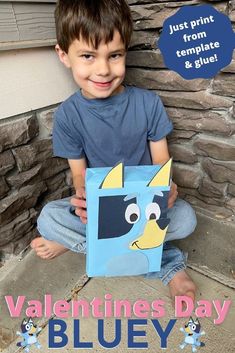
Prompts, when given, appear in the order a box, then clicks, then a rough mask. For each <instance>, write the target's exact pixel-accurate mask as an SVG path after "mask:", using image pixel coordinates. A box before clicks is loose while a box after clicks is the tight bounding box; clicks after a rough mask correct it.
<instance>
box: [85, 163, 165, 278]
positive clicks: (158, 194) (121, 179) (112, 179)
mask: <svg viewBox="0 0 235 353" xmlns="http://www.w3.org/2000/svg"><path fill="white" fill-rule="evenodd" d="M171 163H172V160H169V161H168V162H166V163H165V164H164V165H163V166H156V165H151V166H137V167H133V166H127V167H125V168H124V164H123V163H122V162H120V163H118V164H117V165H116V166H115V167H113V168H112V169H110V168H90V169H89V168H88V170H87V172H86V196H87V211H88V218H89V222H88V225H87V274H88V276H90V277H94V276H135V275H141V274H144V273H149V272H155V271H159V270H160V268H161V259H162V249H163V243H164V239H165V235H166V232H167V228H168V225H169V222H170V219H169V218H167V209H168V194H169V190H170V175H171Z"/></svg>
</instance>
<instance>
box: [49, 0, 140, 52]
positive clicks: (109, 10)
mask: <svg viewBox="0 0 235 353" xmlns="http://www.w3.org/2000/svg"><path fill="white" fill-rule="evenodd" d="M55 22H56V35H57V42H58V44H59V46H60V48H61V49H62V50H63V51H65V52H66V53H68V50H69V46H70V44H71V43H72V42H73V41H74V40H75V39H78V40H79V39H80V37H82V39H83V40H85V41H86V42H87V43H88V44H92V46H93V47H94V48H95V49H97V48H98V46H99V44H100V42H101V41H103V40H104V42H105V43H108V42H110V41H112V39H113V34H114V31H115V30H117V31H118V32H119V33H120V36H121V38H122V41H123V43H124V45H125V47H126V49H127V48H128V45H129V43H130V39H131V34H132V29H133V24H132V18H131V12H130V8H129V6H128V4H127V2H126V0H58V1H57V4H56V9H55Z"/></svg>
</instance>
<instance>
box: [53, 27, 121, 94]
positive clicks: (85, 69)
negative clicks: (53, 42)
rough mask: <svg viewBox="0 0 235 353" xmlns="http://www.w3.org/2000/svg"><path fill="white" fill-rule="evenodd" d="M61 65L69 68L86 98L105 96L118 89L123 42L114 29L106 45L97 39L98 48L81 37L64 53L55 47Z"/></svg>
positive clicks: (119, 88) (115, 92)
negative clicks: (111, 38) (110, 39)
mask: <svg viewBox="0 0 235 353" xmlns="http://www.w3.org/2000/svg"><path fill="white" fill-rule="evenodd" d="M56 51H57V53H58V55H59V58H60V60H61V61H62V62H63V64H64V65H65V66H66V67H68V68H71V70H72V73H73V77H74V80H75V82H76V83H77V84H78V86H79V87H80V88H81V90H82V94H83V95H84V96H85V97H87V98H90V99H92V98H107V97H109V96H112V95H115V94H117V93H119V92H121V91H122V86H121V84H122V81H123V80H124V77H125V59H126V50H125V45H124V43H123V42H122V40H121V36H120V34H119V32H118V31H115V32H114V36H113V40H112V41H111V42H109V43H107V44H105V43H104V42H101V43H100V45H99V46H98V49H94V48H93V46H92V45H91V44H90V45H89V44H87V43H86V42H85V41H83V40H82V39H80V40H78V39H76V40H74V41H73V42H72V44H71V45H70V47H69V51H68V53H65V52H64V51H62V50H61V49H60V47H59V46H58V45H57V46H56Z"/></svg>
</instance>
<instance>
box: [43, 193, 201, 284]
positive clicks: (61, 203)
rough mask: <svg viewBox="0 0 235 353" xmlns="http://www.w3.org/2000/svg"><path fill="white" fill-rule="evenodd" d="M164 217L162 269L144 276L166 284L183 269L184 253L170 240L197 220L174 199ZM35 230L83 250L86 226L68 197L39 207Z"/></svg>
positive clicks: (189, 229)
mask: <svg viewBox="0 0 235 353" xmlns="http://www.w3.org/2000/svg"><path fill="white" fill-rule="evenodd" d="M167 216H168V218H169V219H170V224H169V226H168V230H167V234H166V238H165V243H164V246H163V255H162V266H161V270H160V271H159V272H151V273H148V274H146V275H145V277H147V278H160V279H161V280H162V282H163V283H164V284H168V283H169V281H170V280H171V279H172V278H173V276H174V275H175V274H176V273H177V272H178V271H182V270H184V269H185V268H186V258H185V255H184V253H183V252H182V251H181V250H180V249H178V248H177V247H175V246H173V245H172V244H171V242H170V241H171V240H176V239H183V238H185V237H187V236H188V235H190V234H191V233H192V232H193V231H194V229H195V227H196V223H197V221H196V216H195V212H194V210H193V209H192V207H191V206H190V205H189V204H188V203H187V202H185V201H184V200H181V199H177V200H176V202H175V204H174V206H173V207H172V208H171V209H169V210H168V214H167ZM38 231H39V233H40V234H41V236H42V237H44V238H45V239H47V240H53V241H56V242H57V243H60V244H62V245H64V246H65V247H66V248H68V249H70V250H72V251H75V252H78V253H85V252H86V226H85V225H84V224H83V223H82V222H81V220H80V218H79V217H78V216H76V215H75V213H74V207H73V206H72V205H71V204H70V197H69V198H65V199H62V200H58V201H52V202H50V203H48V204H47V205H46V206H45V207H44V208H43V209H42V212H41V214H40V216H39V218H38Z"/></svg>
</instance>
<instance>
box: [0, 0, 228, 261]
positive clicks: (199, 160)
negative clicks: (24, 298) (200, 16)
mask: <svg viewBox="0 0 235 353" xmlns="http://www.w3.org/2000/svg"><path fill="white" fill-rule="evenodd" d="M129 3H130V6H131V9H132V14H133V19H134V27H135V31H134V35H133V38H132V43H131V48H130V52H129V54H128V58H127V66H128V71H127V77H126V82H127V83H129V84H133V85H137V86H140V87H145V88H148V89H151V90H154V91H156V92H157V93H158V94H159V95H160V96H161V98H162V100H163V102H164V104H165V106H166V108H167V111H168V113H169V116H170V117H171V119H172V121H173V123H174V128H175V129H174V132H173V133H172V134H171V136H170V137H169V146H170V152H171V154H172V155H173V157H174V161H175V163H174V179H175V181H176V183H177V184H178V185H179V191H180V195H181V196H182V197H184V198H185V199H187V200H188V201H189V202H191V203H192V204H193V205H195V207H196V208H200V209H202V210H203V212H205V213H209V214H210V215H212V216H213V217H216V218H219V219H221V218H222V219H224V220H226V221H232V220H233V214H234V210H235V162H234V157H235V138H234V132H235V120H234V118H235V57H234V60H233V61H232V63H231V64H230V65H229V66H228V67H227V68H225V69H224V70H223V71H222V72H221V73H219V74H218V75H217V76H216V77H215V78H213V79H211V80H203V79H197V80H189V81H187V80H184V79H182V78H181V77H180V76H179V75H178V74H176V73H175V72H172V71H169V70H168V69H166V67H165V66H164V62H163V60H162V57H161V54H160V51H159V50H158V49H157V48H156V44H155V43H156V39H157V38H158V37H159V34H160V31H161V28H162V24H163V21H164V20H165V18H167V17H168V16H171V15H172V14H173V13H174V12H176V11H177V10H178V9H179V7H180V6H183V5H186V4H187V5H197V4H202V3H205V2H200V1H196V0H192V1H167V2H166V1H154V0H152V1H151V0H139V1H138V0H136V1H135V0H130V1H129ZM210 3H213V6H215V7H216V8H217V9H218V10H220V11H222V12H223V13H225V14H227V15H229V16H230V18H231V20H232V21H233V22H235V2H234V1H230V2H228V1H216V2H210ZM54 108H55V107H51V108H47V109H43V110H41V111H36V112H31V113H30V114H28V115H27V114H26V115H23V116H18V117H12V118H9V119H5V120H2V121H0V131H1V133H0V225H1V231H0V256H1V261H2V262H4V261H5V260H6V259H7V258H9V257H10V256H11V255H12V254H18V253H19V252H20V251H22V250H23V249H24V248H25V247H26V246H27V245H28V244H29V242H30V239H32V237H34V236H35V234H36V230H35V222H36V218H37V216H38V213H39V211H40V209H41V207H42V206H43V205H44V204H45V203H47V202H48V201H50V200H55V199H58V198H62V197H66V196H69V195H70V194H71V178H70V174H69V172H68V165H67V162H66V161H65V160H63V159H60V158H52V146H51V129H52V114H53V110H54Z"/></svg>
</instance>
